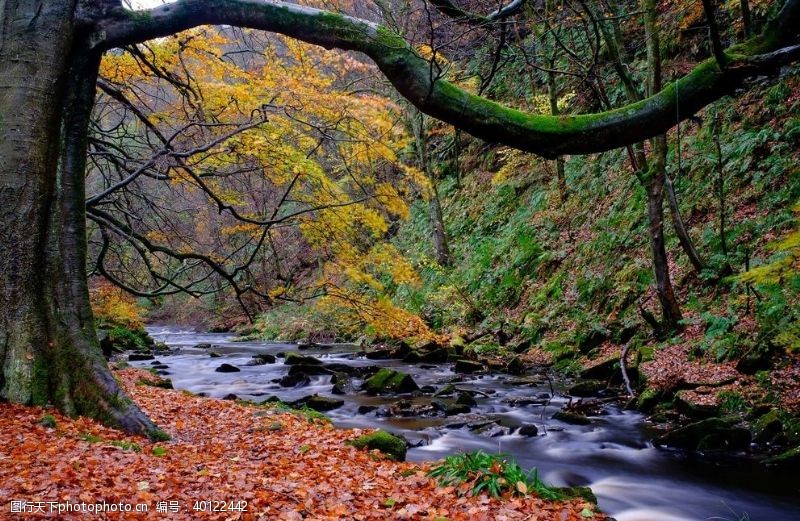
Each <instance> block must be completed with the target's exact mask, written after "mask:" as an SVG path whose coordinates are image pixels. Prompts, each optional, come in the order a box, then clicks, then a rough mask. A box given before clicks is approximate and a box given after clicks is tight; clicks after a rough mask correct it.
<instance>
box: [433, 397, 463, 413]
mask: <svg viewBox="0 0 800 521" xmlns="http://www.w3.org/2000/svg"><path fill="white" fill-rule="evenodd" d="M431 405H432V406H433V408H434V409H436V410H437V411H441V412H443V413H444V415H445V416H454V415H456V414H468V413H469V412H471V411H472V409H471V408H470V406H469V405H464V404H461V403H447V402H445V401H442V400H433V401H432V402H431Z"/></svg>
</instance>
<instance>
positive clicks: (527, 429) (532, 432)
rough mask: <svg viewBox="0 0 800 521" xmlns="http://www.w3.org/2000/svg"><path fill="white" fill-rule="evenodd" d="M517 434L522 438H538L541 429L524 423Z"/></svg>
mask: <svg viewBox="0 0 800 521" xmlns="http://www.w3.org/2000/svg"><path fill="white" fill-rule="evenodd" d="M517 434H519V435H520V436H538V435H539V427H537V426H536V425H534V424H532V423H523V424H522V425H521V426H520V428H519V429H517Z"/></svg>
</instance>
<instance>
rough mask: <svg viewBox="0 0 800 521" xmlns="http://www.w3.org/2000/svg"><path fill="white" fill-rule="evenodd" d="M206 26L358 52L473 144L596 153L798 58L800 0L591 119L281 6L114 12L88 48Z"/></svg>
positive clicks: (356, 26) (209, 3)
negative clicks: (499, 95)
mask: <svg viewBox="0 0 800 521" xmlns="http://www.w3.org/2000/svg"><path fill="white" fill-rule="evenodd" d="M204 24H225V25H234V26H240V27H249V28H253V29H261V30H265V31H272V32H276V33H280V34H284V35H286V36H289V37H293V38H297V39H299V40H303V41H305V42H308V43H312V44H316V45H320V46H323V47H325V48H339V49H343V50H354V51H361V52H363V53H365V54H367V55H368V56H369V57H370V58H372V59H373V60H374V61H375V63H376V64H377V65H378V67H379V68H380V69H381V71H382V72H383V73H384V74H385V75H386V77H387V78H388V79H389V80H390V81H391V82H392V84H393V85H394V86H395V88H397V90H398V91H399V92H400V93H401V94H402V95H403V96H405V97H406V98H407V99H408V100H409V101H411V102H412V103H413V104H414V105H416V106H417V107H418V108H419V109H420V110H422V111H423V112H425V113H427V114H429V115H431V116H434V117H436V118H439V119H441V120H443V121H446V122H448V123H451V124H453V125H455V126H458V127H460V128H463V129H465V130H467V131H468V132H470V133H471V134H473V135H475V136H477V137H480V138H483V139H487V140H492V141H499V142H502V143H504V144H506V145H508V146H512V147H515V148H518V149H521V150H525V151H529V152H533V153H536V154H539V155H542V156H545V157H555V156H558V155H561V154H585V153H593V152H600V151H604V150H610V149H613V148H618V147H621V146H625V145H627V144H630V143H635V142H639V141H642V140H643V139H645V138H648V137H652V136H655V135H658V134H661V133H663V132H665V131H666V130H668V129H669V128H671V127H673V126H674V125H675V124H677V123H678V122H679V121H680V120H683V119H686V118H688V117H690V116H692V115H693V114H694V113H696V112H697V111H698V110H700V109H701V108H703V107H705V106H706V105H708V104H709V103H711V102H712V101H714V100H716V99H719V98H721V97H722V96H725V95H727V94H730V93H732V92H733V90H734V89H735V88H737V87H738V86H740V85H741V84H742V82H743V81H745V80H746V79H747V78H750V77H753V76H756V75H759V74H764V73H765V72H768V71H770V70H772V69H774V68H775V67H778V66H781V65H783V64H786V63H789V62H792V61H795V60H797V59H798V57H799V56H800V50H798V49H797V48H796V47H792V46H793V45H794V44H795V43H796V40H797V36H798V28H800V0H786V3H785V4H784V6H783V8H782V9H781V11H780V12H779V14H778V15H777V16H776V18H775V19H773V20H772V21H771V22H770V23H768V24H767V25H766V28H765V31H764V32H763V33H762V34H761V35H759V36H756V37H754V38H752V39H750V40H748V41H747V42H746V43H745V44H743V45H738V46H734V47H730V48H728V49H727V50H726V56H727V58H728V67H727V68H725V70H720V68H719V66H718V64H717V62H716V60H714V59H710V60H706V61H704V62H702V63H700V64H698V65H697V66H696V67H695V68H694V70H692V71H691V72H690V73H688V74H687V75H686V76H684V77H682V78H680V79H679V80H677V81H676V82H674V83H671V84H669V85H667V86H666V87H664V88H663V89H661V90H660V91H659V92H657V93H655V94H654V95H652V96H651V97H649V98H647V99H644V100H641V101H638V102H634V103H631V104H629V105H626V106H624V107H621V108H618V109H614V110H609V111H606V112H601V113H597V114H585V115H576V116H545V115H539V114H530V113H526V112H522V111H519V110H516V109H512V108H509V107H505V106H503V105H500V104H498V103H495V102H493V101H490V100H487V99H485V98H481V97H479V96H475V95H473V94H470V93H469V92H466V91H464V90H462V89H460V88H458V87H456V86H455V85H453V84H451V83H449V82H447V81H444V80H441V79H435V78H431V77H430V74H429V63H428V62H427V61H426V60H425V59H423V58H422V57H420V56H419V55H418V54H417V53H416V52H415V51H414V49H413V47H412V46H411V45H410V44H409V43H408V42H406V41H405V40H404V39H403V38H402V37H400V36H399V35H397V34H396V33H394V32H392V31H390V30H388V29H386V28H384V27H382V26H380V25H377V24H374V23H371V22H367V21H364V20H360V19H357V18H353V17H350V16H346V15H342V14H335V13H330V12H326V11H321V10H318V9H313V8H310V7H305V6H299V5H295V4H290V3H284V2H280V1H260V0H194V1H189V0H181V1H178V2H176V3H173V4H167V5H164V6H162V7H159V8H156V9H151V10H149V11H141V12H130V11H123V10H117V11H115V14H114V16H112V17H106V18H103V19H100V20H98V21H97V22H96V27H95V31H94V36H93V38H92V41H93V44H94V46H96V47H99V48H112V47H119V46H122V45H128V44H132V43H136V42H141V41H145V40H148V39H152V38H157V37H162V36H166V35H169V34H173V33H175V32H178V31H181V30H185V29H188V28H191V27H195V26H198V25H204ZM784 48H787V49H784ZM678 107H680V109H678Z"/></svg>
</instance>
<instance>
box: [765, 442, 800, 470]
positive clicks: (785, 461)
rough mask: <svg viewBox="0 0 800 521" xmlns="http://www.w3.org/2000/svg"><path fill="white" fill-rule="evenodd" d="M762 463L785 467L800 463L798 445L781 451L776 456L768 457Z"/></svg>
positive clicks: (799, 448)
mask: <svg viewBox="0 0 800 521" xmlns="http://www.w3.org/2000/svg"><path fill="white" fill-rule="evenodd" d="M762 463H764V464H765V465H781V466H787V467H788V466H796V465H800V447H795V448H793V449H789V450H787V451H784V452H781V453H780V454H778V455H776V456H772V457H769V458H767V459H765V460H764V461H763V462H762Z"/></svg>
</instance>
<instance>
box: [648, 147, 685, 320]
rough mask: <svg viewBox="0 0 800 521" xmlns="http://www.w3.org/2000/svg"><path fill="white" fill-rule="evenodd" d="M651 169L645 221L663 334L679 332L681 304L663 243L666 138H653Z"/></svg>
mask: <svg viewBox="0 0 800 521" xmlns="http://www.w3.org/2000/svg"><path fill="white" fill-rule="evenodd" d="M652 142H653V148H654V150H653V154H652V157H651V158H650V168H649V171H648V172H647V174H646V179H645V190H646V191H647V218H648V221H649V231H650V249H651V252H652V256H653V274H654V276H655V279H656V294H657V295H658V301H659V303H660V304H661V315H662V324H661V327H662V329H663V333H668V332H670V331H674V330H676V329H678V327H679V322H680V320H681V319H682V318H683V317H682V316H681V309H680V305H679V304H678V300H677V299H676V298H675V291H674V289H673V288H672V280H671V279H670V276H669V257H667V249H666V244H665V241H664V181H665V179H666V163H665V159H666V136H661V137H657V138H654V139H653V140H652Z"/></svg>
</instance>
